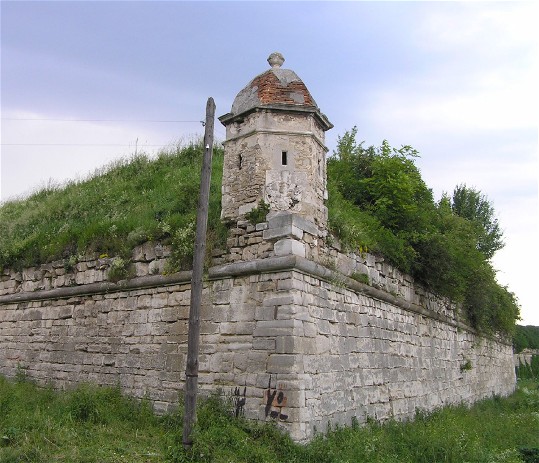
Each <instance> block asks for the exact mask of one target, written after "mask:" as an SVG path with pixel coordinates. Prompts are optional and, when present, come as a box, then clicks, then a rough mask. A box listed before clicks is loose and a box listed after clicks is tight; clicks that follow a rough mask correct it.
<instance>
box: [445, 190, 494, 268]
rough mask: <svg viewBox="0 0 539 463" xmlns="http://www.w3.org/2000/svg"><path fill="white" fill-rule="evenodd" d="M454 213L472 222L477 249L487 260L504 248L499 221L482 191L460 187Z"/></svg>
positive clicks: (454, 203)
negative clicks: (475, 233)
mask: <svg viewBox="0 0 539 463" xmlns="http://www.w3.org/2000/svg"><path fill="white" fill-rule="evenodd" d="M451 208H452V210H453V212H454V213H455V214H457V215H458V216H460V217H464V218H465V219H468V220H469V221H471V222H472V223H473V224H474V225H475V227H476V232H477V244H476V246H477V249H479V250H480V251H481V252H482V253H483V254H484V255H485V257H486V258H487V259H490V258H492V256H493V255H494V253H495V252H496V251H498V250H499V249H502V248H503V246H504V243H503V233H502V231H501V230H500V225H499V224H498V219H496V218H495V217H494V208H493V207H492V204H491V203H490V201H489V200H488V199H487V197H486V196H484V195H483V194H481V192H480V191H478V190H476V189H474V188H469V187H467V186H466V185H465V184H462V185H459V186H457V187H456V188H455V190H454V191H453V201H452V206H451Z"/></svg>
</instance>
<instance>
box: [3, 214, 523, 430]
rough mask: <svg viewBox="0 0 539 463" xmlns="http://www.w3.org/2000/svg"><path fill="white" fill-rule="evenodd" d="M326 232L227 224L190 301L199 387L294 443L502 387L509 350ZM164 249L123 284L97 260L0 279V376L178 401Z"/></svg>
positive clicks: (179, 333) (508, 381)
mask: <svg viewBox="0 0 539 463" xmlns="http://www.w3.org/2000/svg"><path fill="white" fill-rule="evenodd" d="M324 238H325V237H324V236H323V234H322V233H321V232H318V231H317V229H316V227H315V226H314V224H313V223H312V222H309V221H307V220H305V219H303V218H301V217H299V216H295V215H290V214H280V215H279V214H278V215H274V216H273V217H271V216H270V219H269V220H268V221H267V222H265V223H263V224H258V225H257V226H252V225H249V224H247V223H244V222H240V223H238V225H237V227H236V228H235V229H233V231H232V234H231V238H230V240H232V241H231V242H229V247H230V249H229V252H227V253H224V252H223V253H217V254H219V255H217V256H216V257H215V263H216V265H215V266H214V267H212V268H210V269H209V275H208V280H207V282H206V285H205V289H204V293H203V306H202V313H201V316H202V324H201V356H200V377H199V382H200V384H201V387H202V388H203V389H207V390H214V389H215V388H217V387H220V388H222V389H223V390H224V391H225V393H228V394H231V395H232V396H233V397H234V404H235V411H236V412H237V413H245V415H246V416H248V417H250V418H256V419H261V420H265V419H274V420H277V421H279V422H280V423H281V424H282V425H283V426H285V427H286V428H287V429H288V430H289V432H290V433H291V435H292V437H293V438H294V439H296V440H299V441H302V440H306V439H308V438H310V437H311V436H312V435H313V433H314V431H315V429H317V430H318V431H323V430H324V429H325V428H326V426H327V424H328V423H329V422H330V423H332V424H335V423H340V424H348V425H349V424H350V423H351V421H352V418H353V417H356V418H357V419H358V421H359V422H364V421H365V420H366V419H367V418H374V419H380V420H383V419H387V418H389V417H396V418H408V417H411V416H412V415H413V414H414V413H415V411H416V409H427V410H431V409H433V408H435V407H439V406H442V405H445V404H449V403H457V402H462V401H464V402H472V401H474V400H478V399H480V398H483V397H486V396H490V395H492V394H501V395H506V394H509V393H510V392H511V391H512V390H513V388H514V384H515V373H514V365H513V354H512V346H511V345H509V344H507V343H504V342H502V341H501V340H493V339H486V338H483V337H480V336H477V335H476V334H474V332H473V331H472V330H470V329H469V328H467V327H466V325H464V324H462V323H461V322H460V321H459V319H458V317H457V316H456V313H455V310H454V308H453V307H451V306H450V305H449V304H448V303H447V302H446V301H444V300H443V299H440V298H437V297H435V296H434V295H431V294H429V293H427V292H425V291H424V290H422V289H421V288H420V287H418V286H417V285H415V284H414V282H413V280H412V279H411V278H409V277H407V276H405V275H402V274H401V273H399V272H398V271H396V270H395V269H392V268H391V267H390V266H388V265H387V263H385V262H384V261H383V259H381V258H379V257H376V256H372V255H363V256H354V255H345V254H344V253H342V252H340V251H338V250H337V249H336V248H333V247H330V246H328V245H327V244H326V241H327V240H325V239H324ZM247 250H248V251H247ZM167 253H168V251H167V250H166V249H164V248H162V247H160V246H158V245H151V244H146V245H144V246H143V247H141V248H139V249H138V250H136V251H135V253H134V256H133V257H134V260H135V264H136V269H137V270H136V275H135V276H134V278H132V279H130V280H126V281H119V282H117V283H114V282H111V281H107V280H106V279H107V276H108V272H109V270H108V269H109V268H110V262H109V263H107V262H102V263H100V259H99V258H98V259H94V258H92V259H83V261H82V262H79V263H77V264H76V265H75V266H73V268H71V267H69V266H68V267H69V268H64V267H63V266H60V264H59V263H58V264H51V265H49V266H43V267H40V268H36V269H32V270H25V271H23V272H10V271H7V270H6V271H4V273H3V275H2V280H3V281H2V285H1V287H0V291H1V292H2V295H0V373H1V374H4V375H8V376H14V375H15V374H16V371H17V368H25V369H26V371H27V374H28V375H29V376H30V377H31V378H35V379H37V380H39V381H40V382H43V383H45V382H49V381H50V382H52V383H53V384H55V385H56V386H58V387H68V386H70V385H73V384H75V383H77V382H80V381H91V382H95V383H98V384H110V385H115V384H120V386H121V387H122V388H123V390H124V391H125V392H126V393H128V394H131V395H134V396H136V397H143V396H145V395H147V396H148V397H149V398H150V399H151V400H152V401H153V402H154V404H155V407H156V408H157V409H158V410H160V411H165V410H169V409H171V408H173V407H175V406H176V404H177V402H178V393H179V391H181V390H182V388H183V378H184V369H185V357H186V351H187V319H188V308H189V298H190V283H189V281H190V273H189V272H181V273H177V274H173V275H162V274H160V273H159V272H160V269H162V268H163V267H162V266H163V264H164V261H165V257H166V255H167ZM103 259H104V258H103ZM100 267H103V268H100ZM59 269H60V271H59V272H58V273H59V274H56V275H55V274H54V273H53V272H54V271H58V270H59ZM156 269H157V270H156ZM62 270H63V271H64V272H65V273H63V274H62ZM337 270H338V271H337ZM358 275H359V276H358ZM361 275H363V276H361ZM367 279H368V284H367ZM66 280H68V281H69V282H70V283H69V285H66Z"/></svg>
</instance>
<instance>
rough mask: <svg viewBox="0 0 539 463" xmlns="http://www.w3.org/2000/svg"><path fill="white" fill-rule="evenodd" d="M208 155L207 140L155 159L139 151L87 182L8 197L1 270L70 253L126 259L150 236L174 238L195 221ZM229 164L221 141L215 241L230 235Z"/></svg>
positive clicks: (2, 212) (0, 231)
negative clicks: (224, 206) (225, 190)
mask: <svg viewBox="0 0 539 463" xmlns="http://www.w3.org/2000/svg"><path fill="white" fill-rule="evenodd" d="M201 158H202V146H201V145H200V144H190V145H188V146H184V147H181V146H178V147H176V148H173V149H170V150H167V151H162V152H161V153H160V154H159V155H158V156H157V158H156V159H150V158H148V157H147V156H146V155H137V156H133V157H132V158H130V159H124V160H121V161H118V162H115V163H113V164H111V165H109V166H107V167H105V168H103V169H101V170H99V171H97V172H96V173H95V174H94V175H93V176H91V177H90V178H88V179H86V180H83V181H79V182H71V183H68V184H66V185H63V186H62V187H54V186H49V187H47V188H44V189H42V190H40V191H37V192H36V193H34V194H33V195H31V196H29V197H28V198H25V199H20V200H15V201H8V202H5V203H3V204H2V205H1V207H0V268H2V267H4V268H5V267H11V268H16V269H21V268H23V267H30V266H33V265H37V264H40V263H46V262H50V261H53V260H59V259H65V260H66V262H69V259H70V258H71V262H73V261H74V259H73V257H75V258H76V257H77V256H78V255H81V254H89V253H99V254H108V255H109V256H113V255H118V256H122V257H124V258H125V257H129V256H130V254H131V250H132V248H133V247H134V246H136V245H138V244H141V243H143V242H145V241H148V240H160V241H163V242H165V243H167V242H171V241H173V240H174V236H175V234H177V233H178V232H179V231H181V230H185V229H189V228H190V227H191V224H192V223H193V222H194V221H195V218H196V208H197V202H198V191H199V184H200V166H201ZM222 169H223V150H222V148H217V147H216V148H215V149H214V158H213V166H212V185H211V200H210V209H209V229H210V234H211V235H210V240H209V241H208V243H209V244H212V243H217V245H218V244H220V243H223V241H224V239H226V228H225V227H224V226H223V225H222V224H221V222H220V220H219V218H220V212H221V177H222ZM180 257H181V256H180ZM75 260H76V259H75ZM180 260H181V259H180Z"/></svg>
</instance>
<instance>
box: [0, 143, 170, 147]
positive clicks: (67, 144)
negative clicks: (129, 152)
mask: <svg viewBox="0 0 539 463" xmlns="http://www.w3.org/2000/svg"><path fill="white" fill-rule="evenodd" d="M170 145H171V144H170V143H169V144H168V145H137V144H136V143H131V144H128V145H126V144H120V143H0V146H127V147H130V146H139V147H143V146H147V147H148V146H149V147H160V146H170Z"/></svg>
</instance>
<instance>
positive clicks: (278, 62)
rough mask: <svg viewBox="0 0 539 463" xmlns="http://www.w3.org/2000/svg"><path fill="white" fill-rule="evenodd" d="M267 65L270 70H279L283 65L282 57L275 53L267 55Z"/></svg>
mask: <svg viewBox="0 0 539 463" xmlns="http://www.w3.org/2000/svg"><path fill="white" fill-rule="evenodd" d="M268 63H269V64H270V66H271V67H272V68H280V67H281V66H282V65H283V63H284V56H283V55H281V54H280V53H279V52H277V51H276V52H274V53H272V54H271V55H269V58H268Z"/></svg>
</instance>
